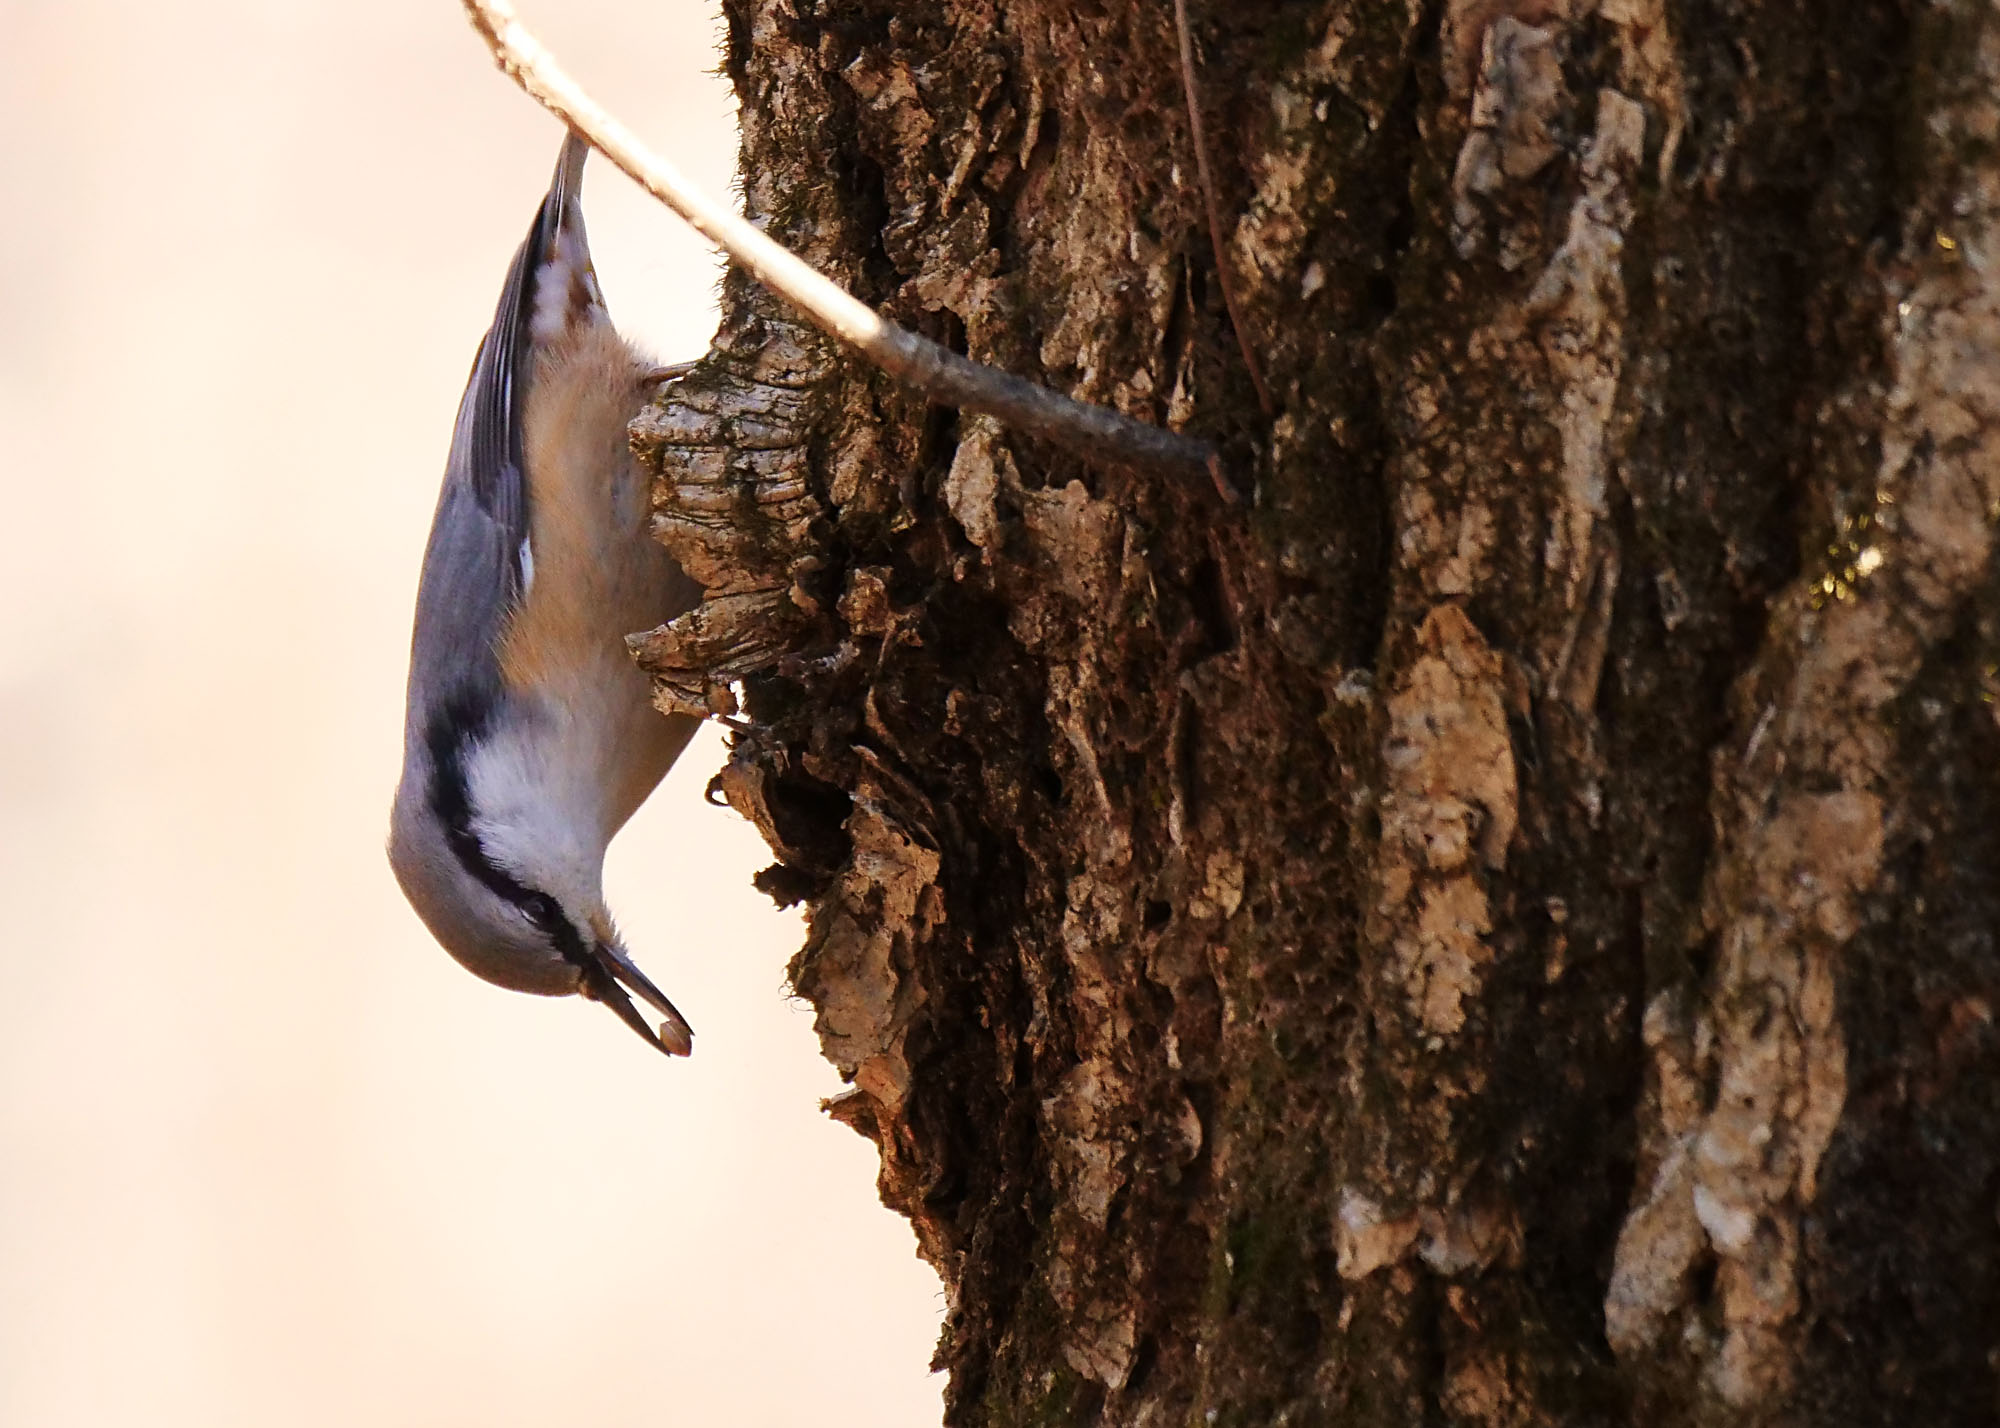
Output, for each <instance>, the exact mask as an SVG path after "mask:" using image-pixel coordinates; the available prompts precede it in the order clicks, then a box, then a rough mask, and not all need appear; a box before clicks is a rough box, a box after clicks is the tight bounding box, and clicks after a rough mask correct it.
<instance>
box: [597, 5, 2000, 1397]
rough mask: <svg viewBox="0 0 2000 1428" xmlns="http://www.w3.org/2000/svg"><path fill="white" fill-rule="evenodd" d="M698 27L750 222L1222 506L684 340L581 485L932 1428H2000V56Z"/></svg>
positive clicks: (1409, 33) (923, 16) (1173, 483)
mask: <svg viewBox="0 0 2000 1428" xmlns="http://www.w3.org/2000/svg"><path fill="white" fill-rule="evenodd" d="M1193 9H1194V24H1195V35H1196V40H1197V45H1196V49H1197V53H1198V55H1199V75H1198V80H1199V83H1200V86H1201V90H1202V92H1203V94H1204V96H1205V100H1206V105H1207V110H1208V118H1209V127H1210V130H1211V132H1212V133H1213V134H1214V135H1216V136H1217V139H1218V143H1217V152H1216V155H1215V157H1216V159H1217V165H1216V168H1217V181H1218V184H1219V185H1220V188H1221V192H1220V193H1218V195H1217V198H1218V200H1219V201H1220V203H1221V206H1222V209H1223V211H1224V212H1225V213H1226V214H1228V215H1231V221H1232V222H1233V224H1234V227H1233V231H1232V232H1230V233H1229V234H1227V235H1226V236H1227V242H1226V244H1225V256H1226V260H1227V261H1228V262H1229V263H1230V264H1231V265H1232V267H1233V270H1234V274H1235V277H1236V279H1237V282H1238V284H1239V287H1240V289H1241V293H1242V297H1243V299H1244V305H1245V312H1244V325H1245V329H1246V331H1245V333H1244V336H1245V338H1246V340H1247V341H1248V342H1249V343H1250V344H1252V345H1253V347H1254V349H1255V351H1256V352H1257V353H1258V354H1259V356H1260V358H1261V360H1262V363H1263V367H1264V370H1265V373H1266V375H1267V378H1268V380H1269V383H1270V386H1271V388H1272V391H1273V393H1274V395H1275V398H1276V405H1277V407H1278V413H1277V415H1276V417H1275V419H1274V420H1266V419H1265V418H1264V417H1262V416H1261V415H1260V413H1259V411H1258V406H1257V403H1256V400H1255V396H1254V393H1253V392H1252V390H1251V388H1250V384H1249V381H1248V379H1247V376H1246V374H1245V372H1244V369H1243V367H1242V362H1241V358H1240V356H1239V355H1238V354H1237V348H1236V341H1235V337H1234V335H1233V334H1232V332H1231V331H1230V327H1229V324H1228V319H1227V316H1226V314H1225V313H1224V311H1223V304H1222V301H1221V297H1220V293H1219V291H1218V285H1217V282H1216V280H1215V279H1216V274H1215V259H1214V257H1213V254H1212V252H1211V249H1210V245H1209V241H1208V237H1207V233H1206V231H1205V228H1204V220H1203V209H1202V202H1201V195H1200V194H1199V192H1198V191H1197V190H1196V188H1195V186H1194V185H1195V179H1194V174H1195V165H1194V162H1193V157H1192V154H1191V151H1190V149H1189V139H1188V125H1187V120H1186V113H1185V109H1184V106H1183V101H1182V98H1181V76H1180V72H1179V67H1178V57H1177V50H1176V43H1175V37H1174V32H1173V27H1172V11H1171V7H1170V6H1168V5H1165V4H1150V5H1130V4H1123V3H1116V0H1099V2H1098V3H1091V0H1083V3H1076V0H922V2H921V3H903V0H895V3H891V0H728V4H727V5H726V10H727V14H728V17H729V23H730V41H729V51H728V67H729V72H730V74H731V76H732V78H733V79H734V81H735V83H736V85H737V87H738V90H739V93H740V94H741V97H742V101H743V128H744V132H743V173H744V191H745V198H746V202H747V204H748V207H749V209H750V211H751V212H752V213H753V214H754V215H755V216H757V217H758V218H759V219H760V220H762V221H764V222H765V223H767V224H768V226H769V228H770V229H771V231H772V232H773V233H774V234H775V235H777V236H779V237H780V238H782V239H783V240H784V241H786V242H787V243H789V244H790V245H792V246H793V247H795V248H796V249H798V250H800V251H802V252H804V253H805V254H807V255H809V256H810V257H811V258H813V259H814V260H815V261H817V262H818V263H820V264H821V265H822V266H824V267H825V268H826V269H828V270H829V271H831V272H832V273H834V274H835V275H836V276H837V277H839V278H840V279H841V280H842V281H844V282H846V283H848V284H849V285H850V286H851V287H853V288H854V289H855V290H857V291H858V292H859V293H860V294H861V295H862V296H864V297H865V298H866V299H868V300H869V301H871V302H873V303H876V304H878V305H880V306H882V307H883V308H885V309H886V310H887V311H888V313H889V314H890V315H892V316H894V317H896V318H897V319H899V320H901V321H903V322H905V323H907V324H909V325H911V326H914V327H916V328H918V329H919V330H922V331H924V332H926V333H928V334H929V335H931V336H933V337H936V338H938V339H939V340H942V341H946V342H948V343H950V344H952V345H954V346H957V347H958V348H960V349H961V350H964V351H966V352H968V353H970V354H971V355H972V356H974V357H976V358H979V359H982V360H986V361H990V362H993V363H995V364H997V365H1000V366H1003V367H1006V368H1008V369H1010V370H1013V371H1017V372H1021V373H1024V374H1027V375H1030V376H1033V377H1036V378H1038V379H1040V380H1043V381H1046V382H1048V383H1049V384H1051V385H1053V386H1055V387H1057V388H1059V389H1061V390H1064V391H1068V392H1072V393H1075V394H1077V395H1079V396H1083V397H1086V398H1089V399H1091V400H1095V401H1099V402H1104V403H1108V404H1110V405H1112V406H1115V407H1117V408H1119V409H1120V410H1122V411H1125V412H1127V413H1130V414H1132V415H1135V416H1140V417H1143V418H1145V419H1148V420H1152V421H1157V422H1161V423H1164V424H1166V425H1170V426H1173V427H1176V428H1183V429H1188V430H1192V431H1197V432H1199V433H1201V434H1203V435H1205V436H1208V437H1210V438H1213V439H1215V440H1217V441H1219V442H1221V443H1223V444H1224V446H1225V448H1226V449H1227V450H1228V451H1229V453H1230V460H1231V462H1232V463H1233V464H1234V466H1235V468H1236V470H1237V472H1238V480H1239V482H1240V483H1242V484H1246V485H1248V484H1249V483H1250V482H1251V481H1252V480H1253V479H1254V485H1255V492H1256V494H1255V500H1254V504H1253V506H1252V507H1251V508H1250V509H1248V510H1245V511H1240V512H1234V511H1230V510H1227V509H1224V508H1223V507H1221V506H1220V505H1219V503H1218V502H1217V501H1216V500H1215V498H1214V497H1213V495H1212V494H1211V493H1209V492H1207V491H1206V490H1204V489H1202V488H1200V487H1199V486H1198V485H1196V484H1191V483H1188V482H1185V481H1182V480H1179V479H1177V478H1174V477H1172V476H1171V475H1168V474H1164V473H1156V472H1147V471H1143V470H1137V471H1135V470H1121V469H1112V468H1093V467H1088V466H1085V465H1083V464H1081V463H1079V462H1078V461H1077V460H1076V459H1074V458H1072V457H1070V456H1067V455H1065V454H1064V453H1063V452H1060V451H1057V450H1054V449H1050V448H1046V447H1043V446H1041V445H1038V444H1036V443H1034V442H1032V441H1025V440H1022V439H1020V438H1019V437H1017V436H1015V435H1013V434H1010V433H1008V432H1006V431H1004V430H1002V429H1000V428H998V427H997V426H995V425H994V424H992V423H991V422H989V421H986V420H984V419H977V418H965V419H961V418H959V417H958V416H957V415H955V414H954V413H951V412H948V411H940V410H935V409H926V408H924V407H923V406H922V405H921V404H919V403H917V402H916V401H914V400H913V399H911V398H910V397H909V396H907V395H906V394H904V393H901V392H899V391H897V390H895V389H894V388H893V387H892V386H891V385H889V384H888V383H887V382H885V381H884V380H882V379H881V378H879V377H876V376H874V375H871V374H870V373H869V372H867V371H865V370H862V369H860V368H859V367H857V366H856V365H854V364H852V363H851V362H848V361H846V360H845V359H843V358H842V357H841V356H840V354H838V353H837V352H835V351H834V350H832V349H831V348H829V347H828V346H827V344H826V343H825V342H824V341H823V340H821V339H819V338H818V337H816V336H815V335H813V334H812V333H811V332H809V331H807V330H805V329H803V328H801V327H800V326H799V325H798V324H797V323H796V322H795V321H793V320H792V319H790V318H788V317H787V316H786V315H785V314H784V313H783V311H782V310H781V309H779V308H778V307H777V306H776V305H775V304H774V303H773V302H772V300H771V299H769V298H768V297H767V296H766V295H764V294H763V293H761V292H760V291H758V290H756V289H755V288H754V286H752V285H750V284H747V283H744V282H741V281H735V280H732V281H731V282H730V284H729V285H728V288H727V294H726V316H725V321H724V326H723V331H722V333H721V334H720V335H719V337H718V339H717V343H716V347H715V350H714V351H713V352H712V353H711V356H710V358H709V360H708V361H707V362H706V363H704V364H703V366H702V367H701V368H700V369H699V370H698V371H697V372H696V374H695V375H694V376H692V377H690V378H689V379H687V380H686V381H684V382H682V383H681V384H679V386H677V387H676V388H674V389H673V390H672V392H671V394H670V396H669V399H668V400H667V401H666V402H665V403H664V404H663V405H662V406H660V407H658V408H655V409H652V410H650V411H649V412H648V413H647V414H646V415H645V416H644V417H642V419H641V421H640V423H639V424H638V425H637V426H636V427H635V439H636V441H637V444H638V445H639V447H640V448H641V450H642V451H643V452H645V453H646V454H647V455H648V457H649V458H650V459H651V460H652V461H653V462H654V463H655V464H656V468H657V471H658V475H659V485H658V498H657V499H658V511H659V524H660V531H661V534H662V538H663V539H665V540H666V541H667V542H668V544H669V545H670V546H671V547H672V548H673V549H674V550H675V551H676V552H677V553H678V554H679V555H680V556H681V558H682V559H683V561H684V562H685V563H686V564H687V565H688V567H689V568H690V569H691V570H692V571H693V572H694V573H695V574H696V575H697V576H698V577H699V578H700V579H701V580H702V581H703V582H704V584H705V585H706V586H707V587H708V589H709V593H710V598H709V600H708V602H707V603H706V604H704V605H703V606H702V607H701V608H700V609H699V610H697V611H696V612H694V613H693V614H692V615H690V616H688V617H686V618H684V619H683V620H681V621H677V622H676V623H675V624H674V625H673V626H670V627H668V628H666V629H664V630H661V631H656V632H653V633H652V634H650V635H648V636H645V637H642V638H639V639H637V640H636V641H635V644H636V646H637V648H638V649H639V650H640V653H641V657H642V659H644V660H645V661H646V662H647V663H648V665H649V667H650V668H652V669H653V670H654V671H655V673H656V675H657V676H658V677H659V680H660V689H661V697H662V700H663V702H665V703H667V704H670V705H677V706H679V707H696V708H705V709H715V710H723V711H727V710H730V709H733V708H735V706H736V705H737V703H738V702H739V698H740V701H741V703H742V705H743V710H742V712H743V714H744V715H745V717H746V721H747V726H748V732H746V733H745V734H743V735H742V736H740V737H739V738H738V740H737V743H736V749H735V752H734V755H733V757H732V759H731V761H730V764H729V766H728V768H727V769H726V771H725V772H724V773H723V774H722V775H721V777H720V779H719V783H720V787H721V790H722V792H723V793H724V794H726V795H727V797H728V798H729V800H730V801H731V802H732V803H733V804H734V805H735V806H736V807H737V808H739V809H740V810H742V811H743V812H744V813H745V814H746V815H747V816H749V817H751V818H752V819H754V820H755V821H756V823H757V824H758V826H759V827H760V828H761V829H762V830H763V832H764V834H765V836H766V837H767V838H768V839H769V841H770V843H771V845H772V847H773V849H774V850H775V852H776V854H777V857H778V860H779V861H778V862H777V864H775V865H774V867H773V868H772V869H771V870H770V871H769V872H768V873H766V874H765V875H764V877H763V880H762V881H763V885H764V886H766V888H767V890H768V891H770V892H772V893H773V895H775V896H778V897H780V898H781V899H804V900H806V901H807V903H808V904H809V907H810V910H811V931H810V935H809V938H808V941H807V944H806V946H805V948H804V949H803V950H802V951H801V952H800V953H799V955H798V957H797V959H796V961H795V962H794V963H793V965H792V969H791V973H792V978H793V981H794V983H795V985H796V986H797V987H798V989H799V990H800V992H801V993H803V994H804V995H805V996H807V997H809V998H810V999H811V1000H812V1001H813V1003H814V1005H815V1006H816V1007H817V1009H818V1013H819V1027H820V1032H821V1035H822V1038H823V1041H824V1045H825V1049H826V1053H827V1055H828V1056H829V1058H830V1059H832V1060H833V1061H834V1062H835V1064H836V1065H838V1066H839V1067H840V1069H841V1071H842V1072H843V1073H844V1074H845V1075H846V1076H847V1077H848V1078H849V1080H850V1081H851V1082H852V1085H853V1089H852V1090H851V1091H850V1092H849V1093H848V1094H847V1095H845V1096H844V1097H842V1098H841V1099H840V1100H839V1101H837V1102H836V1103H834V1105H833V1107H832V1109H833V1111H834V1113H835V1114H836V1115H838V1116H839V1117H840V1118H841V1119H843V1120H844V1121H846V1122H847V1123H849V1124H851V1125H852V1126H854V1127H855V1128H856V1129H857V1130H859V1131H861V1132H862V1133H863V1134H865V1135H868V1136H869V1137H871V1138H872V1139H873V1140H874V1141H875V1142H876V1144H877V1145H878V1146H879V1147H880V1150H881V1154H882V1174H881V1188H882V1193H883V1197H884V1199H885V1200H886V1201H887V1202H888V1203H889V1204H890V1205H892V1206H894V1207H895V1208H897V1209H898V1210H900V1211H902V1212H903V1213H904V1214H906V1215H908V1216H909V1217H910V1219H911V1221H912V1223H913V1224H914V1225H915V1226H916V1229H917V1233H918V1237H919V1240H920V1243H921V1245H922V1248H923V1252H924V1254H925V1255H926V1256H927V1257H928V1258H929V1259H930V1260H931V1261H932V1262H933V1263H934V1264H935V1265H936V1266H937V1268H938V1270H939V1272H940V1273H941V1274H942V1275H943V1277H944V1281H945V1284H946V1286H947V1287H948V1291H949V1294H950V1298H951V1309H950V1315H949V1321H948V1324H947V1328H946V1331H945V1335H944V1340H943V1342H942V1344H941V1345H940V1347H939V1351H938V1360H939V1363H940V1364H941V1365H942V1366H944V1367H946V1368H948V1369H949V1370H950V1372H951V1387H950V1390H949V1393H948V1410H947V1418H948V1421H949V1422H951V1423H953V1424H962V1425H974V1424H978V1425H1001V1424H1038V1423H1051V1424H1053V1423H1062V1424H1066V1425H1085V1424H1185V1423H1198V1424H1199V1423H1207V1424H1274V1423H1293V1424H1312V1423H1336V1422H1337V1423H1342V1424H1355V1425H1369V1424H1382V1425H1389V1424H1396V1425H1403V1424H1411V1423H1477V1424H1494V1425H1499V1424H1507V1425H1529V1424H1551V1425H1553V1424H1565V1425H1568V1424H1583V1423H1606V1424H1624V1423H1632V1424H1639V1423H1645V1424H1668V1425H1671V1424H1676V1423H1687V1424H1691V1423H1697V1422H1699V1423H1703V1424H1711V1423H1743V1424H1752V1423H1755V1424H1765V1423H1769V1424H1790V1423H1801V1424H1803V1423H1815V1424H1847V1423H1852V1424H1881V1423H1892V1422H1936V1423H1971V1422H1984V1421H1992V1419H1993V1418H1994V1416H1995V1415H1996V1414H2000V1388H1996V1376H1995V1368H1994V1363H1995V1355H1996V1354H2000V1224H1996V1218H1995V1217H1996V1208H2000V1204H1997V1203H1996V1201H2000V1079H1996V1071H2000V1033H1996V1029H1995V1027H1994V1007H1995V1004H1996V999H2000V986H1996V982H1997V981H2000V959H1996V947H1995V941H1994V929H1995V925H1996V918H2000V879H1996V876H1995V874H1996V871H2000V867H1996V865H2000V818H1996V812H2000V808H1996V804H1997V803H2000V799H1996V788H1995V778H1996V769H2000V728H1996V716H1995V706H1994V697H1995V693H1996V691H2000V674H1996V670H2000V582H1996V579H1995V559H1994V529H1995V521H1996V518H2000V361H1996V354H1995V342H1996V339H1997V338H2000V268H1996V267H1995V264H1996V263H2000V241H1996V236H1995V228H1994V224H1995V216H1996V210H1997V209H2000V102H1996V98H1995V96H1996V94H2000V11H1996V8H1995V7H1994V5H1993V4H1992V3H1991V0H1978V3H1974V0H1944V3H1938V4H1932V5H1928V6H1925V7H1921V8H1919V7H1916V6H1913V5H1912V6H1904V5H1900V4H1895V3H1886V0H1861V3H1854V4H1850V5H1847V6H1841V7H1831V8H1829V7H1824V6H1818V5H1809V4H1806V3H1803V0H1700V3H1692V2H1690V3H1673V4H1669V3H1667V2H1666V0H1442V3H1438V4H1429V3H1425V4H1419V3H1417V0H1365V3H1364V2H1363V0H1352V2H1351V3H1350V0H1334V3H1324V0H1319V3H1291V4H1276V3H1256V0H1250V3H1241V4H1237V5H1233V6H1211V5H1208V4H1205V3H1199V0H1198V3H1197V4H1196V5H1195V6H1194V7H1193Z"/></svg>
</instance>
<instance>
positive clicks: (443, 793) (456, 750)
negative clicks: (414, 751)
mask: <svg viewBox="0 0 2000 1428" xmlns="http://www.w3.org/2000/svg"><path fill="white" fill-rule="evenodd" d="M495 704H496V701H495V700H494V699H493V698H491V697H490V696H487V695H486V694H484V693H483V692H482V691H480V690H477V689H472V688H466V689H461V690H459V691H457V692H456V693H454V694H453V695H452V697H451V698H449V699H447V700H446V701H445V702H444V704H443V707H442V708H440V709H439V711H438V713H437V714H436V716H435V717H433V718H432V720H431V722H430V725H429V727H427V728H426V729H425V730H424V743H425V745H426V746H427V747H428V748H429V750H430V755H431V783H430V799H431V807H432V808H433V809H434V810H436V812H437V816H438V821H439V822H440V823H442V824H443V825H444V830H445V841H446V843H448V844H449V845H450V847H451V851H452V854H453V855H454V856H455V857H456V858H457V859H458V861H459V865H460V866H461V867H463V868H464V869H465V870H466V871H467V872H468V873H470V874H472V876H473V877H475V878H477V879H478V880H479V882H480V883H481V884H483V885H484V886H485V887H486V888H488V889H489V890H491V891H492V892H493V894H494V895H495V896H497V897H499V898H500V899H502V900H503V901H505V902H510V903H512V904H513V905H514V906H515V907H517V908H519V909H520V910H521V915H522V916H524V917H526V918H527V919H528V921H530V922H532V923H534V925H535V926H536V927H537V928H538V929H540V931H541V933H542V935H543V936H544V937H546V938H548V939H549V941H550V942H552V943H554V944H555V948H556V951H558V952H560V953H561V954H562V957H563V960H564V961H565V962H571V963H574V964H575V965H576V966H579V967H582V968H583V969H585V970H586V971H590V970H592V969H594V967H595V965H596V964H595V963H594V962H593V961H592V960H591V958H590V955H589V952H588V951H587V950H586V948H585V947H584V942H583V936H582V934H580V933H579V932H578V931H577V930H576V926H575V924H574V923H572V922H571V921H570V920H569V918H568V917H567V916H566V915H565V914H564V913H563V910H562V904H561V903H559V902H557V901H556V900H555V899H554V898H552V897H550V896H549V895H548V894H547V893H545V892H542V891H540V890H539V889H537V888H531V887H529V886H528V885H527V884H526V883H524V882H522V881H521V880H520V879H519V878H517V877H515V876H514V875H513V874H512V873H510V872H508V871H507V870H506V869H505V868H503V867H501V866H500V865H499V864H497V863H495V862H494V861H493V860H492V859H491V858H489V857H487V856H486V849H485V848H484V847H482V846H481V845H480V842H479V834H478V833H477V832H476V831H475V830H474V829H473V826H472V794H471V790H470V789H469V788H468V787H467V786H466V779H465V748H466V745H468V744H470V743H473V742H475V741H476V740H477V739H478V737H479V735H480V734H482V733H484V732H485V730H486V728H487V727H488V726H489V725H490V724H491V723H492V721H493V713H494V708H495Z"/></svg>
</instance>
